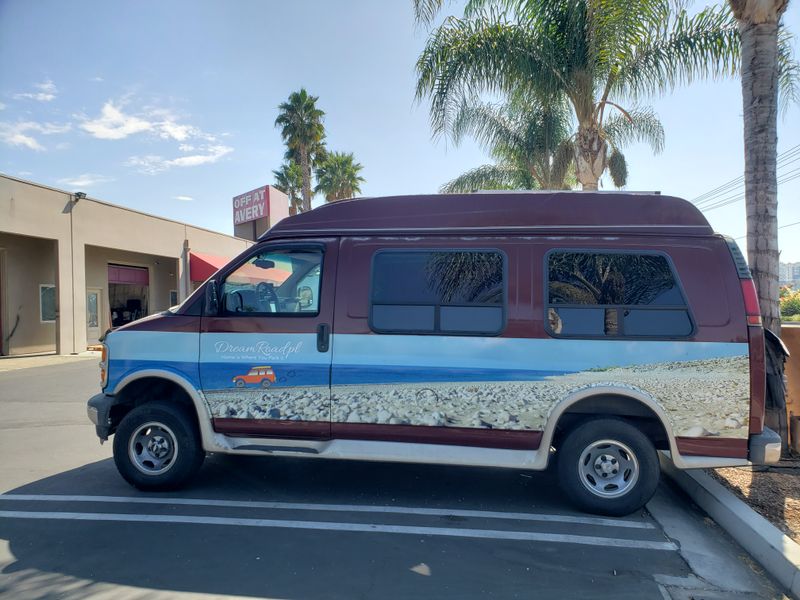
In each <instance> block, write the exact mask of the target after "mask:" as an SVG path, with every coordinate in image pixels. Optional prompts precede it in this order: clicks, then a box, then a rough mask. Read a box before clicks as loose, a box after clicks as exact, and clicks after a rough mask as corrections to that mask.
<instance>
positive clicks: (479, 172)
mask: <svg viewBox="0 0 800 600" xmlns="http://www.w3.org/2000/svg"><path fill="white" fill-rule="evenodd" d="M534 185H535V184H534V182H533V181H532V179H531V178H530V177H529V176H528V174H527V173H526V172H525V170H524V169H522V168H520V167H519V166H516V165H510V164H501V165H483V166H480V167H476V168H474V169H470V170H469V171H467V172H466V173H463V174H461V175H459V176H458V177H456V178H455V179H453V180H452V181H448V182H447V183H446V184H444V185H443V186H442V187H440V188H439V192H440V193H442V194H466V193H470V192H474V191H477V190H516V189H535V187H534Z"/></svg>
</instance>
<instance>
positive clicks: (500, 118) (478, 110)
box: [448, 100, 522, 151]
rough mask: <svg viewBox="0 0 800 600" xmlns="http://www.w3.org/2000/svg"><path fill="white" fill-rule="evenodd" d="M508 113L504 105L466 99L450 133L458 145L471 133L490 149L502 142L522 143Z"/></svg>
mask: <svg viewBox="0 0 800 600" xmlns="http://www.w3.org/2000/svg"><path fill="white" fill-rule="evenodd" d="M508 113H509V111H508V110H506V109H504V107H503V106H502V105H496V104H490V103H488V102H478V103H474V104H473V103H471V102H468V101H466V100H465V101H463V102H462V103H461V106H459V108H458V111H457V112H456V113H455V116H454V117H453V120H452V122H451V124H450V129H449V132H448V133H449V134H450V137H451V139H452V140H453V143H454V144H456V145H458V144H460V143H461V141H462V140H463V139H464V137H465V136H468V135H469V136H471V137H473V138H475V141H476V142H478V144H479V145H480V146H481V147H483V148H484V149H485V150H489V151H491V149H493V148H495V147H496V146H497V145H498V144H501V143H504V144H509V145H521V143H522V140H521V139H520V137H519V135H518V131H517V128H516V127H515V123H514V122H513V120H512V118H511V117H510V115H509V114H508Z"/></svg>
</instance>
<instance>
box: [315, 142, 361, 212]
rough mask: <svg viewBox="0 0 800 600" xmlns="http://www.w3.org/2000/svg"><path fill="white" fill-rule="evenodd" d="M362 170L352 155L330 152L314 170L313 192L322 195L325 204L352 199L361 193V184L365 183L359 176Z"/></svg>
mask: <svg viewBox="0 0 800 600" xmlns="http://www.w3.org/2000/svg"><path fill="white" fill-rule="evenodd" d="M363 168H364V167H363V166H362V165H361V164H360V163H357V162H355V158H354V157H353V154H352V153H349V154H348V153H346V152H331V153H330V154H328V156H327V158H326V160H325V161H324V162H322V163H321V164H320V165H319V166H318V167H317V169H316V174H317V187H315V188H314V192H316V193H321V194H323V195H324V196H325V200H326V201H327V202H334V201H336V200H342V199H343V198H352V197H353V196H355V195H356V194H359V193H361V184H362V183H364V182H365V181H366V180H365V179H364V178H363V177H361V176H360V175H359V173H360V172H361V169H363Z"/></svg>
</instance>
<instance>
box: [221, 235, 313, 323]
mask: <svg viewBox="0 0 800 600" xmlns="http://www.w3.org/2000/svg"><path fill="white" fill-rule="evenodd" d="M322 256H323V255H322V251H321V250H266V251H264V252H261V253H259V254H256V255H255V256H252V257H250V259H248V260H247V262H245V263H244V264H243V265H240V266H239V268H237V269H236V270H235V271H233V272H232V273H230V274H229V275H228V276H227V277H226V278H225V281H224V283H223V284H222V288H221V289H222V293H221V296H222V314H223V315H225V316H264V315H286V316H289V315H291V316H298V314H300V315H302V314H306V315H316V314H317V313H318V312H319V282H320V274H321V269H322Z"/></svg>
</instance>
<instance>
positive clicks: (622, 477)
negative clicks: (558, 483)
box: [578, 440, 639, 498]
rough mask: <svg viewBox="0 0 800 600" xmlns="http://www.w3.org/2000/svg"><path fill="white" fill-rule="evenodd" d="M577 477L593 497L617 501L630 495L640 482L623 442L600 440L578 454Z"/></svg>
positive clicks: (633, 457) (636, 466)
mask: <svg viewBox="0 0 800 600" xmlns="http://www.w3.org/2000/svg"><path fill="white" fill-rule="evenodd" d="M578 477H579V478H580V480H581V483H582V484H583V486H584V487H585V488H586V489H587V490H589V491H590V492H591V493H592V494H594V495H595V496H598V497H600V498H618V497H619V496H624V495H625V494H627V493H628V492H630V491H631V490H632V489H633V487H634V486H635V485H636V482H637V481H638V480H639V460H638V459H637V458H636V455H635V454H634V453H633V450H631V449H630V448H629V447H628V446H626V445H625V444H623V443H622V442H618V441H616V440H599V441H597V442H593V443H592V444H590V445H589V446H587V447H586V448H585V449H584V451H583V452H581V456H580V459H579V460H578Z"/></svg>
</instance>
